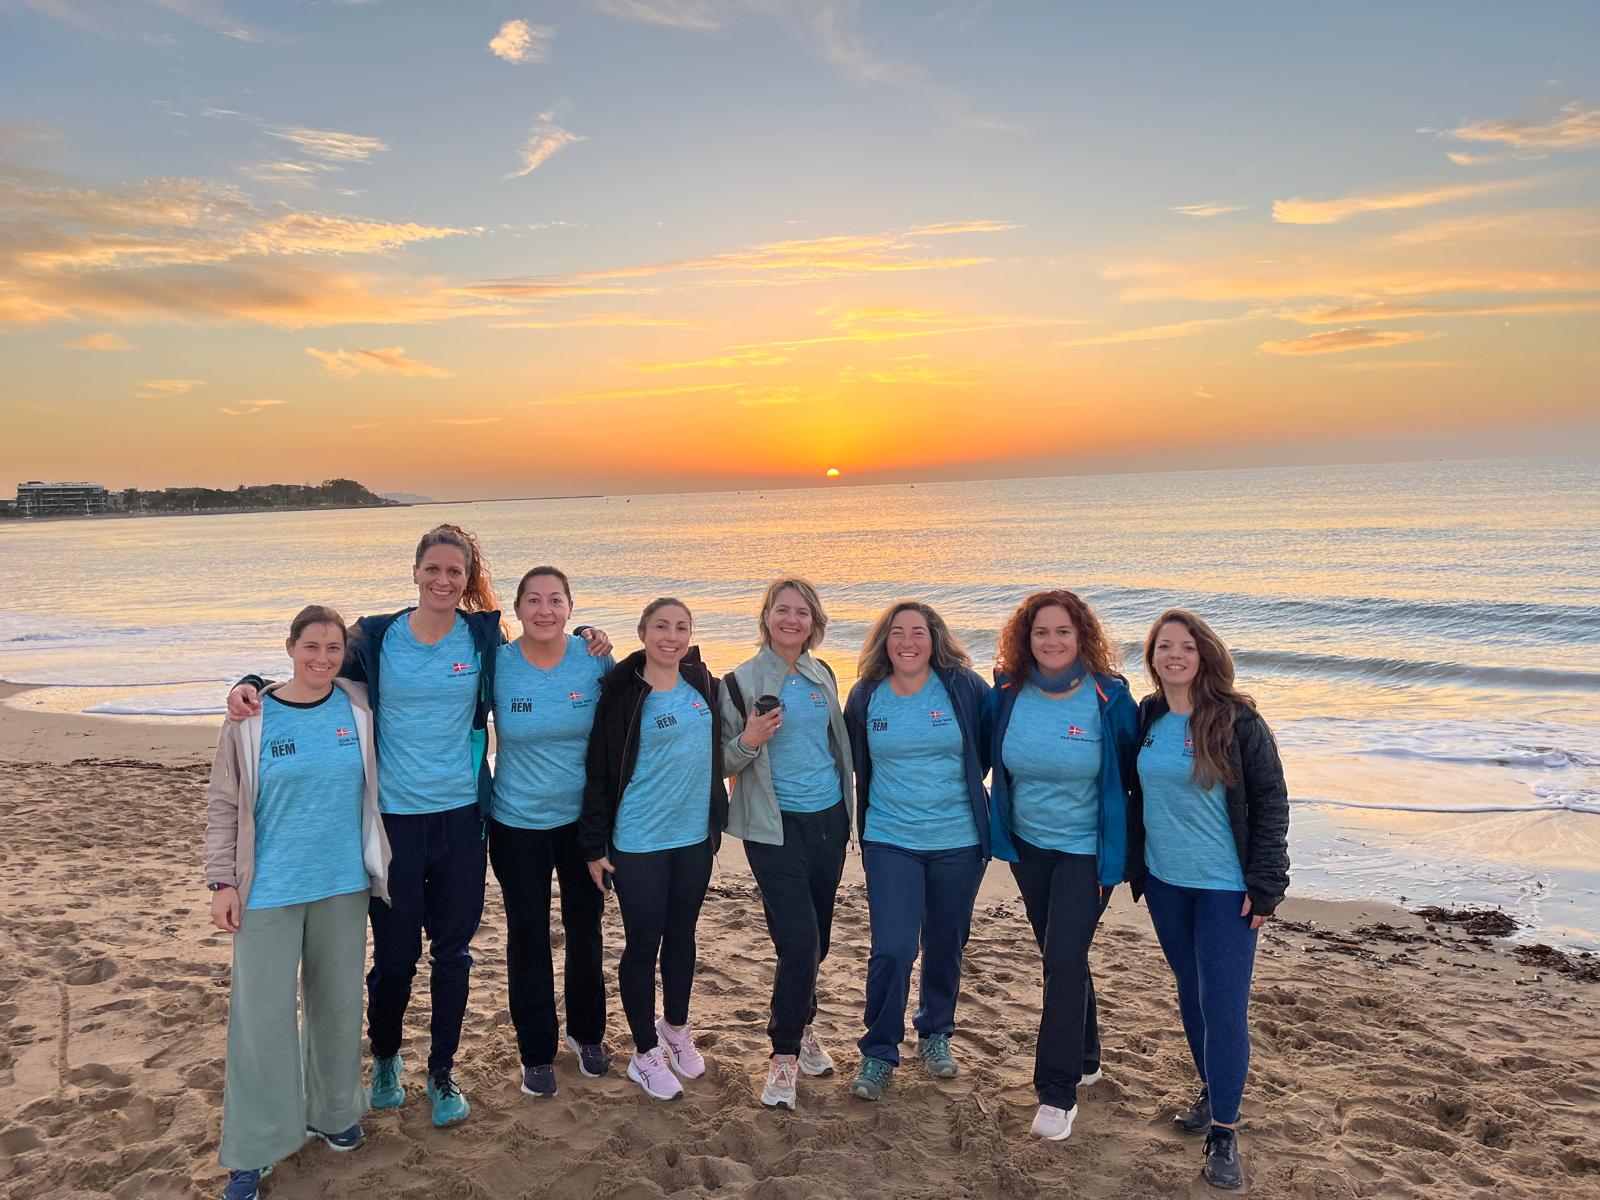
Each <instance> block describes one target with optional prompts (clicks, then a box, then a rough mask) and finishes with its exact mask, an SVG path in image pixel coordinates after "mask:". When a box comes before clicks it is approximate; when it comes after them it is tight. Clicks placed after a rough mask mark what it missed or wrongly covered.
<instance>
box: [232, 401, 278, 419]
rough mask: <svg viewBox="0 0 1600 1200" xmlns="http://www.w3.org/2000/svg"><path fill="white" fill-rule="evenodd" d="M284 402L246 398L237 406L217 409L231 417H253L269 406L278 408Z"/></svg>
mask: <svg viewBox="0 0 1600 1200" xmlns="http://www.w3.org/2000/svg"><path fill="white" fill-rule="evenodd" d="M282 403H283V401H282V400H245V401H243V402H242V403H241V404H239V406H238V407H237V408H235V407H232V406H229V407H226V408H219V409H217V411H218V412H219V413H222V414H223V415H224V416H229V417H253V416H255V415H256V414H257V413H258V412H262V411H264V410H266V409H269V408H277V407H278V406H279V405H280V404H282Z"/></svg>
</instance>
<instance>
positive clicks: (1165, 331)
mask: <svg viewBox="0 0 1600 1200" xmlns="http://www.w3.org/2000/svg"><path fill="white" fill-rule="evenodd" d="M1249 319H1250V318H1249V317H1202V318H1200V319H1199V320H1195V321H1175V322H1173V323H1172V324H1170V325H1146V326H1144V327H1143V328H1141V329H1118V330H1116V331H1114V332H1112V333H1097V334H1092V335H1091V336H1089V337H1081V338H1071V339H1069V340H1067V341H1063V342H1058V343H1056V344H1057V345H1060V346H1120V345H1122V344H1124V343H1126V342H1164V341H1167V340H1169V339H1171V338H1184V337H1193V336H1194V335H1195V334H1197V333H1204V332H1205V331H1206V330H1208V329H1215V328H1217V327H1218V326H1220V325H1237V324H1238V323H1239V322H1240V321H1246V320H1249Z"/></svg>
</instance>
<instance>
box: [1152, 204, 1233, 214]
mask: <svg viewBox="0 0 1600 1200" xmlns="http://www.w3.org/2000/svg"><path fill="white" fill-rule="evenodd" d="M1249 207H1250V206H1249V205H1248V204H1180V205H1178V206H1177V207H1176V208H1172V209H1170V210H1168V211H1170V212H1175V213H1179V214H1181V215H1183V216H1185V217H1220V216H1224V215H1226V214H1227V213H1236V212H1243V211H1244V210H1245V209H1247V208H1249Z"/></svg>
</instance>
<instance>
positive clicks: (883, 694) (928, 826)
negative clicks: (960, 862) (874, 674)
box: [862, 673, 978, 850]
mask: <svg viewBox="0 0 1600 1200" xmlns="http://www.w3.org/2000/svg"><path fill="white" fill-rule="evenodd" d="M867 751H868V753H869V754H871V756H872V785H871V787H870V788H869V790H868V792H867V827H866V832H865V833H864V834H863V835H862V840H863V841H868V842H887V843H888V844H889V845H891V846H899V847H901V848H902V849H905V850H957V849H960V848H961V847H963V846H976V845H978V827H977V825H976V824H975V823H974V822H973V819H972V802H971V801H970V800H969V799H968V798H967V769H966V759H965V745H964V743H963V741H962V737H961V726H960V725H959V724H958V723H957V722H956V713H955V707H954V706H953V705H952V704H951V703H950V693H948V692H947V691H945V689H944V684H943V683H941V682H940V680H939V676H938V675H936V674H932V673H930V674H929V675H928V682H927V683H925V684H924V685H923V686H922V690H921V691H919V692H917V693H916V694H915V695H912V696H897V695H895V692H894V688H892V687H891V686H890V685H889V681H888V680H884V681H883V682H882V683H881V684H879V685H878V687H877V688H876V689H875V690H874V691H873V693H872V698H871V699H870V700H868V702H867Z"/></svg>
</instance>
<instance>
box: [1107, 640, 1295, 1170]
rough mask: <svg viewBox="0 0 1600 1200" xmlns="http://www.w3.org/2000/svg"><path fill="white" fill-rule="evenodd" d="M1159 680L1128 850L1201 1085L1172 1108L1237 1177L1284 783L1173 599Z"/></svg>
mask: <svg viewBox="0 0 1600 1200" xmlns="http://www.w3.org/2000/svg"><path fill="white" fill-rule="evenodd" d="M1144 661H1145V667H1146V669H1147V670H1148V671H1149V672H1150V679H1151V682H1153V683H1154V684H1155V685H1156V691H1155V692H1154V693H1153V694H1152V695H1150V696H1147V697H1145V699H1144V701H1143V702H1141V703H1140V705H1139V734H1140V744H1139V758H1138V773H1137V775H1136V776H1135V778H1134V790H1133V820H1132V821H1130V827H1131V830H1132V832H1133V835H1134V837H1135V839H1136V842H1137V841H1138V840H1142V843H1143V845H1142V851H1141V847H1140V846H1139V845H1138V844H1135V845H1134V846H1133V847H1132V848H1131V849H1130V854H1129V857H1130V858H1131V859H1133V860H1135V861H1134V866H1135V869H1136V871H1137V870H1139V869H1140V868H1142V869H1143V875H1142V878H1138V879H1136V881H1135V883H1134V894H1135V896H1137V895H1138V894H1139V893H1140V892H1141V891H1142V892H1143V894H1144V897H1145V900H1146V902H1147V904H1148V905H1149V908H1150V920H1151V923H1152V924H1154V925H1155V928H1156V936H1157V938H1159V939H1160V942H1161V951H1162V953H1163V954H1165V955H1166V958H1167V964H1168V965H1169V966H1170V967H1171V968H1172V973H1173V976H1174V977H1175V978H1176V980H1177V984H1178V1011H1179V1012H1180V1013H1181V1014H1182V1017H1183V1032H1184V1035H1185V1036H1186V1037H1187V1038H1188V1041H1189V1052H1190V1055H1191V1056H1192V1057H1193V1059H1194V1066H1195V1072H1196V1073H1197V1074H1198V1075H1199V1076H1200V1084H1201V1089H1200V1094H1199V1096H1198V1097H1196V1099H1195V1101H1194V1103H1192V1104H1191V1105H1190V1106H1189V1107H1188V1108H1187V1109H1186V1110H1184V1111H1183V1112H1180V1113H1179V1114H1178V1115H1177V1117H1176V1118H1175V1119H1176V1121H1177V1124H1178V1125H1179V1127H1180V1128H1182V1129H1183V1130H1184V1131H1185V1132H1186V1133H1195V1134H1199V1133H1204V1134H1206V1146H1205V1167H1204V1175H1205V1179H1206V1181H1207V1182H1208V1183H1211V1184H1213V1185H1215V1186H1217V1187H1222V1188H1236V1187H1238V1186H1240V1184H1241V1183H1242V1182H1243V1172H1242V1170H1241V1168H1240V1166H1239V1149H1238V1139H1237V1135H1236V1133H1235V1130H1236V1129H1237V1127H1238V1122H1239V1101H1240V1097H1241V1096H1242V1095H1243V1093H1244V1082H1245V1075H1246V1073H1247V1072H1248V1071H1249V1067H1250V1028H1249V1023H1248V1008H1249V1002H1250V978H1251V974H1252V971H1253V968H1254V964H1255V951H1256V931H1257V930H1259V929H1260V928H1261V925H1262V922H1264V921H1265V920H1266V919H1267V918H1268V917H1270V916H1271V915H1272V913H1273V910H1274V909H1276V908H1277V906H1278V902H1279V901H1280V900H1282V899H1283V894H1284V891H1285V890H1286V889H1287V888H1288V886H1289V851H1288V838H1289V793H1288V789H1287V788H1286V786H1285V784H1284V778H1283V764H1282V762H1281V761H1280V760H1279V758H1278V747H1277V744H1276V743H1275V742H1274V741H1273V740H1272V733H1271V731H1270V730H1269V729H1268V728H1267V724H1266V722H1265V721H1263V720H1262V719H1261V716H1260V714H1259V713H1257V712H1256V706H1255V702H1254V701H1253V700H1251V699H1250V697H1249V696H1246V695H1245V694H1244V693H1242V692H1240V691H1239V690H1238V689H1237V688H1236V687H1235V686H1234V682H1233V678H1234V677H1233V657H1232V656H1231V655H1230V654H1229V653H1228V648H1227V646H1226V645H1225V644H1224V643H1223V641H1222V639H1221V638H1220V637H1218V636H1217V634H1216V632H1215V631H1214V630H1213V629H1212V628H1211V627H1210V626H1209V625H1207V624H1206V623H1205V622H1204V621H1202V620H1201V619H1200V618H1199V617H1197V616H1195V615H1194V614H1193V613H1190V612H1185V611H1183V610H1182V609H1169V610H1168V611H1166V612H1164V613H1162V614H1161V616H1160V617H1158V618H1157V619H1156V622H1155V624H1154V625H1152V626H1151V627H1150V633H1149V635H1148V636H1147V637H1146V638H1145V643H1144Z"/></svg>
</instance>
